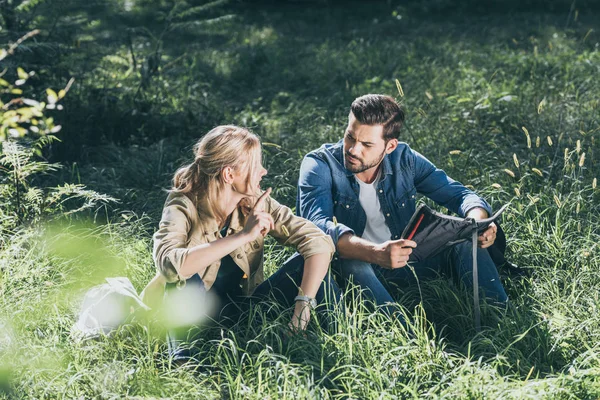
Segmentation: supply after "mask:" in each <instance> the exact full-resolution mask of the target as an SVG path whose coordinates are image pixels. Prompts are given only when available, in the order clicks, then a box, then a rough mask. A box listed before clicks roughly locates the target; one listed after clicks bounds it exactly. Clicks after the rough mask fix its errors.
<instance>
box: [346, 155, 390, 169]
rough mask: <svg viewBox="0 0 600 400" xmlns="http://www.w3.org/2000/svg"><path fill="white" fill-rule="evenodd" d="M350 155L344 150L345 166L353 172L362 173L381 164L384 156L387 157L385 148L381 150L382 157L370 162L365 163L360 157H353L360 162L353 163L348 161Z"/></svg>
mask: <svg viewBox="0 0 600 400" xmlns="http://www.w3.org/2000/svg"><path fill="white" fill-rule="evenodd" d="M348 157H352V155H350V154H348V152H344V167H346V169H347V170H348V171H350V172H352V173H353V174H360V173H361V172H365V171H366V170H368V169H370V168H373V167H376V166H377V165H379V163H380V162H381V160H383V157H385V150H383V152H381V157H379V159H378V160H377V161H373V162H372V163H370V164H365V163H363V162H362V161H361V160H360V159H358V158H356V157H352V158H353V159H354V160H356V161H358V162H359V164H357V165H352V164H349V163H348Z"/></svg>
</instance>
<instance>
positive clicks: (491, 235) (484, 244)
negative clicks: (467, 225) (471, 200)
mask: <svg viewBox="0 0 600 400" xmlns="http://www.w3.org/2000/svg"><path fill="white" fill-rule="evenodd" d="M487 217H488V213H487V211H485V210H484V209H483V208H479V207H477V208H474V209H472V210H470V211H469V212H468V213H467V218H473V219H476V220H478V219H484V218H487ZM496 232H498V227H497V226H496V224H495V223H493V222H492V223H491V224H490V226H489V227H488V228H487V229H486V230H485V232H483V233H482V234H481V235H480V236H479V237H478V238H477V244H478V246H479V247H481V248H482V249H487V248H488V247H490V246H491V245H493V244H494V241H495V240H496Z"/></svg>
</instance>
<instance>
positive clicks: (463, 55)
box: [0, 0, 600, 398]
mask: <svg viewBox="0 0 600 400" xmlns="http://www.w3.org/2000/svg"><path fill="white" fill-rule="evenodd" d="M282 3H283V4H282ZM257 5H258V6H260V7H257ZM597 9H598V3H597V2H592V1H586V0H577V1H571V0H557V1H551V2H542V1H538V0H520V1H516V0H515V1H513V0H509V1H504V2H500V1H491V2H482V1H475V0H468V1H463V2H458V1H448V0H427V1H408V2H396V1H383V2H358V1H355V2H347V1H346V2H337V1H333V0H314V1H300V0H297V1H287V2H272V1H239V2H230V3H228V4H224V2H221V1H215V2H206V1H199V0H198V1H191V0H190V1H187V2H182V1H164V0H163V1H150V0H146V1H141V0H139V1H135V0H108V1H99V0H94V1H91V2H80V1H75V0H61V1H59V0H38V1H19V0H11V1H4V2H1V3H0V19H1V21H2V22H1V25H2V27H3V29H2V30H0V40H1V41H4V42H6V45H5V46H3V47H4V48H6V49H9V48H10V47H11V43H16V42H17V41H18V40H19V38H22V37H23V35H26V34H27V32H31V31H32V30H33V29H36V28H37V29H40V33H39V34H37V35H36V36H34V37H32V38H30V40H27V41H25V42H23V43H21V44H20V45H19V46H18V47H16V48H15V50H14V52H13V53H14V54H12V55H11V56H10V57H7V58H5V59H3V60H1V62H2V67H1V68H0V71H5V72H3V75H2V79H4V80H5V81H6V83H7V85H5V86H2V88H3V89H2V90H6V91H7V92H4V93H3V95H2V96H3V97H2V101H3V102H4V105H6V104H9V103H10V102H11V101H12V100H13V99H19V98H28V99H31V100H34V101H37V102H39V105H40V106H41V104H42V103H44V104H45V106H44V107H43V108H39V109H38V111H39V112H42V113H43V114H44V116H45V117H44V118H54V119H55V120H56V121H59V120H60V124H61V126H63V129H62V130H61V131H60V132H59V133H57V134H56V136H58V137H60V139H61V140H62V142H58V141H56V140H54V139H53V138H52V136H53V134H52V133H51V132H50V133H49V134H48V133H47V134H46V135H42V136H40V137H39V138H38V137H36V136H35V135H31V136H30V135H29V133H35V132H31V130H30V127H31V126H35V125H33V124H31V123H29V122H27V121H25V119H23V121H22V122H23V126H24V127H25V128H26V129H28V132H26V135H25V136H24V137H22V138H16V137H15V138H11V132H10V131H9V130H10V129H14V126H10V127H9V126H8V125H7V130H6V133H5V135H6V137H7V138H8V139H9V140H8V141H5V142H4V144H6V146H7V147H5V145H4V144H3V150H2V154H1V156H2V163H3V164H2V173H1V175H0V177H1V178H0V179H1V182H0V185H1V186H0V190H1V193H0V196H1V197H0V199H1V200H0V201H1V202H2V207H1V208H0V213H1V214H0V218H1V220H0V226H2V227H3V229H4V230H3V231H2V240H3V241H2V243H1V245H0V271H1V275H0V291H1V296H0V303H1V304H0V391H5V392H6V393H5V395H6V396H7V397H9V398H14V397H19V396H20V397H23V398H26V397H30V398H46V397H48V398H54V397H67V398H71V397H73V398H80V397H83V398H119V397H123V396H140V397H173V398H208V397H211V398H218V397H232V398H235V397H238V398H264V397H268V396H271V397H272V398H282V397H286V396H287V397H294V398H315V397H317V398H319V397H321V398H373V397H383V398H388V397H389V398H394V397H398V398H422V397H448V398H543V397H555V398H562V397H564V398H596V397H598V395H599V394H600V387H599V386H598V382H600V379H599V377H600V372H599V370H598V354H600V348H599V345H598V343H600V342H599V341H598V337H599V336H600V318H599V316H598V313H597V312H596V311H597V309H598V307H599V306H600V303H599V300H598V290H597V288H598V286H599V285H600V278H599V277H600V274H599V273H598V271H599V268H600V256H599V254H600V253H599V252H598V244H597V243H598V242H599V240H600V239H599V237H598V232H599V231H600V228H599V227H600V221H599V219H598V215H600V190H599V189H598V187H597V177H598V168H599V161H598V156H597V154H598V150H599V149H598V140H599V139H598V135H600V125H599V124H600V120H599V116H600V113H599V112H598V110H599V106H600V103H599V102H598V96H597V93H599V92H600V87H599V85H600V81H599V80H598V79H596V76H599V75H600V37H599V36H598V28H597V21H598V18H597ZM232 15H235V16H232ZM2 54H3V55H4V54H5V53H2ZM6 54H8V52H7V53H6ZM19 66H21V68H22V72H20V70H19V69H18V68H19ZM31 71H36V74H34V75H31V73H30V72H31ZM25 74H26V75H27V78H26V82H23V84H22V85H17V81H19V80H20V79H25ZM19 75H21V76H19ZM72 77H74V78H75V83H74V84H73V85H71V88H70V90H69V92H68V95H67V96H65V97H64V98H61V99H60V101H56V102H54V103H52V102H50V101H49V98H48V97H49V96H50V95H51V94H52V93H51V92H48V91H47V90H46V89H47V88H48V87H52V88H64V87H65V86H66V85H65V83H66V82H68V81H69V80H70V79H71V78H72ZM396 80H398V82H399V83H400V86H401V87H402V88H403V90H402V92H401V93H400V92H399V91H398V89H397V85H396ZM19 83H21V82H19ZM67 85H68V84H67ZM15 88H16V89H23V90H24V91H25V92H26V93H22V94H21V93H10V91H12V90H14V89H15ZM368 92H372V93H386V94H390V95H394V96H396V97H397V99H398V100H400V101H401V102H402V103H403V104H404V106H405V108H406V110H407V115H408V118H407V121H406V126H405V129H404V130H403V133H402V139H403V140H405V141H407V142H408V143H409V144H410V145H411V146H412V147H413V148H415V149H416V150H418V151H420V152H422V153H423V154H425V155H426V156H427V157H428V158H430V159H431V160H432V161H433V162H435V163H436V164H437V165H438V166H439V167H441V168H444V169H445V170H446V171H447V172H448V173H449V175H450V176H452V177H453V178H456V179H458V180H461V181H463V182H465V183H468V184H469V185H472V186H473V187H474V188H475V189H476V190H478V191H479V192H480V193H481V194H482V195H483V196H484V197H485V198H487V199H488V200H490V202H491V203H492V204H493V205H494V206H497V205H499V204H504V203H507V202H510V203H511V207H510V208H509V211H508V212H507V213H506V214H505V218H504V221H503V227H504V229H505V230H506V231H507V232H508V234H509V238H508V241H509V257H510V259H511V261H513V262H515V263H517V264H518V265H520V266H522V267H524V268H527V269H528V270H529V271H530V273H531V278H524V279H512V278H506V280H505V283H506V287H507V290H508V292H509V296H510V298H511V301H512V302H513V305H514V309H513V310H512V311H511V313H510V314H509V315H506V316H504V318H503V319H499V318H498V316H497V315H496V312H495V311H494V310H493V309H491V308H488V307H484V317H485V318H484V320H485V321H486V324H487V325H488V326H487V328H485V329H484V330H483V332H480V333H477V332H476V331H475V329H474V327H473V324H472V319H471V315H472V310H471V304H472V303H471V302H470V301H469V298H468V296H469V294H468V293H465V292H464V291H461V290H460V289H458V288H450V287H449V284H448V282H447V281H445V280H443V279H439V280H435V281H432V282H422V283H421V284H420V285H419V286H418V287H410V288H406V289H405V288H400V289H398V291H397V293H395V295H396V296H397V298H398V299H399V301H400V302H401V303H402V304H403V305H404V306H405V307H406V308H407V309H408V310H413V312H412V315H411V318H410V319H411V321H414V322H413V323H414V327H413V330H414V332H415V335H414V336H413V337H411V338H407V336H406V332H405V331H403V329H402V328H401V326H400V325H399V324H397V321H390V320H387V319H385V318H382V317H380V316H378V315H377V314H373V313H371V312H369V311H368V310H366V309H363V308H361V306H360V303H357V302H356V301H354V300H353V299H349V302H350V308H349V313H348V314H347V315H340V316H339V317H340V318H341V323H340V329H339V330H338V332H335V333H333V334H330V333H326V332H323V331H321V330H320V328H319V327H318V326H316V325H313V326H312V327H311V329H310V330H309V332H308V333H307V336H306V337H295V338H293V340H289V339H288V336H286V335H285V334H284V332H285V325H286V323H287V319H289V318H288V317H289V316H288V315H286V312H287V311H289V310H278V313H279V314H280V317H279V318H277V319H276V320H275V321H273V320H268V321H267V322H265V319H264V318H263V315H262V314H261V312H262V311H261V310H256V312H255V315H254V314H253V315H250V316H248V318H247V319H244V320H242V321H241V323H240V324H239V325H236V326H235V327H233V328H232V329H215V331H214V332H210V334H207V336H206V340H205V341H203V342H202V343H201V344H200V346H201V349H200V353H199V358H200V360H199V362H198V363H197V364H194V365H191V366H184V367H179V368H174V366H173V365H172V364H171V360H169V359H168V357H167V356H166V352H167V350H166V347H167V346H166V344H165V343H164V341H163V340H162V339H157V338H161V337H162V336H161V335H162V334H163V333H164V332H162V331H161V330H160V329H157V327H156V326H154V325H149V326H147V325H137V324H132V325H127V326H124V327H123V328H122V330H120V331H119V332H117V334H116V335H115V336H114V337H112V338H110V339H108V338H103V339H100V340H98V341H96V342H90V343H83V344H76V343H73V342H72V341H70V340H69V339H68V332H69V329H70V327H71V325H72V324H73V322H74V315H75V308H76V306H75V304H76V303H77V298H78V296H80V295H81V290H83V289H85V288H87V287H89V285H92V284H97V283H99V282H101V281H102V279H103V278H104V277H105V276H107V274H108V275H117V274H119V275H121V274H122V275H126V276H128V277H129V278H130V279H131V280H132V282H133V283H134V285H135V287H136V288H137V289H138V290H139V289H141V288H142V287H143V286H144V284H145V283H146V282H147V280H148V279H149V278H150V277H151V276H152V275H153V274H154V267H153V262H152V257H151V251H150V246H151V239H150V233H151V231H153V230H154V229H155V227H156V225H157V222H158V218H159V216H160V211H161V209H162V204H163V201H164V198H165V196H166V193H165V192H164V191H163V190H162V189H163V188H165V187H168V185H169V180H170V178H171V177H172V174H173V172H174V171H175V170H176V168H177V167H178V166H179V165H180V164H181V163H183V162H184V161H187V160H188V159H189V158H190V157H191V146H192V144H193V143H194V142H195V141H196V140H197V139H198V137H199V136H200V135H202V133H204V132H206V131H207V130H208V129H209V128H211V127H212V126H214V125H217V124H222V123H237V124H240V125H244V126H248V127H250V128H252V129H253V130H254V131H255V132H257V133H258V134H259V135H260V136H261V138H262V140H263V144H264V158H265V160H264V161H265V164H266V166H267V168H268V170H269V174H268V175H267V176H266V177H265V179H264V182H265V185H267V186H273V188H274V189H275V190H274V197H276V198H277V199H278V200H280V201H282V202H283V203H285V204H287V205H290V206H293V204H294V200H295V193H296V179H297V170H298V166H299V163H300V161H301V159H302V157H303V156H304V154H305V153H306V152H308V151H310V150H312V149H314V148H316V147H318V146H320V145H321V144H322V143H324V142H334V141H337V140H339V138H340V137H341V136H342V133H343V129H344V127H345V125H346V123H347V114H348V109H349V105H350V103H351V101H352V100H353V99H354V98H355V97H356V96H359V95H362V94H364V93H368ZM55 93H56V94H55V95H53V96H51V97H52V98H54V97H55V98H56V99H57V100H58V98H59V97H62V96H59V93H60V90H58V92H55ZM5 96H8V97H5ZM5 99H6V100H5ZM51 104H56V108H54V109H52V108H48V107H47V106H48V105H51ZM25 105H27V104H25ZM58 105H62V106H64V110H63V111H60V110H59V109H58ZM17 106H18V104H16V103H13V104H11V105H10V106H9V107H17ZM27 106H36V105H35V103H31V104H29V105H27ZM19 107H20V106H19ZM16 109H18V108H13V110H16ZM34 112H36V111H30V112H25V117H27V116H28V115H29V118H30V120H31V118H33V117H34V114H33V113H34ZM59 112H60V113H59ZM3 115H4V114H3ZM19 115H23V114H19ZM19 118H21V117H19ZM36 118H40V117H36ZM11 121H12V122H11V123H13V122H15V120H14V119H13V120H11ZM51 122H52V123H54V120H52V121H51ZM47 126H49V125H47ZM40 129H41V128H40ZM49 129H52V128H49ZM43 131H44V132H46V128H45V129H44V130H43ZM17 133H19V132H18V131H17V132H16V133H15V136H16V134H17ZM19 136H20V133H19ZM28 138H31V140H28ZM36 143H37V145H36ZM72 161H74V162H72ZM59 162H60V163H61V164H62V165H65V164H67V163H68V164H67V165H68V166H69V168H64V167H63V168H59V165H58V163H59ZM82 183H85V184H86V185H88V187H90V188H91V189H93V191H94V192H93V193H92V192H87V190H88V189H83V188H82V187H81V186H79V185H81V184H82ZM61 187H63V189H60V188H61ZM68 190H71V192H70V193H71V194H66V192H65V191H68ZM77 193H81V194H82V196H81V197H75V198H73V197H70V196H75V195H76V194H77ZM98 193H108V194H109V195H110V196H108V197H103V196H101V195H99V194H98ZM109 198H119V199H121V201H122V202H121V203H119V204H113V206H112V207H108V208H107V209H106V215H107V219H108V220H109V221H110V222H109V223H107V224H104V225H101V226H99V227H95V226H90V225H79V224H73V223H72V218H70V217H68V218H63V219H61V225H59V228H56V229H55V230H47V229H46V227H45V226H43V225H41V224H38V223H37V222H38V221H42V220H44V219H46V218H48V217H51V218H53V217H55V216H58V217H60V216H62V215H66V214H68V213H70V212H73V211H76V210H81V209H82V207H83V208H84V209H85V210H91V211H93V212H95V211H96V210H97V207H99V206H101V205H102V204H106V203H107V202H109V203H112V200H111V199H109ZM117 206H118V207H120V208H125V209H133V210H134V211H135V212H130V211H123V210H122V209H117ZM100 209H101V210H102V211H104V210H105V209H104V208H100ZM85 210H82V211H84V212H83V215H87V214H90V213H86V212H85ZM143 213H149V214H150V216H151V217H150V218H147V217H145V216H143ZM74 215H77V214H74ZM138 215H142V217H138ZM289 254H290V253H289V250H283V249H281V248H280V247H278V246H275V245H273V244H272V243H269V246H268V248H267V251H266V258H265V265H266V269H267V272H272V271H274V270H275V269H276V268H277V267H278V266H279V265H280V264H281V263H282V262H283V260H284V259H285V258H286V256H288V255H289ZM455 289H456V290H455ZM279 311H280V312H279ZM157 333H158V334H157Z"/></svg>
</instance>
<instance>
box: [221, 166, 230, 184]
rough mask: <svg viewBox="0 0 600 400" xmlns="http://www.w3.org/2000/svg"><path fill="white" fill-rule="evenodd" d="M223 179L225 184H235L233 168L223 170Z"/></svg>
mask: <svg viewBox="0 0 600 400" xmlns="http://www.w3.org/2000/svg"><path fill="white" fill-rule="evenodd" d="M221 179H222V180H223V182H225V183H228V184H232V183H233V168H231V167H225V168H223V169H222V170H221Z"/></svg>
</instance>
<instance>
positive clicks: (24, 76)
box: [17, 67, 29, 79]
mask: <svg viewBox="0 0 600 400" xmlns="http://www.w3.org/2000/svg"><path fill="white" fill-rule="evenodd" d="M17 75H19V79H27V78H29V74H27V72H25V70H24V69H23V68H21V67H19V68H17Z"/></svg>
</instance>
